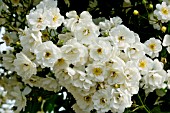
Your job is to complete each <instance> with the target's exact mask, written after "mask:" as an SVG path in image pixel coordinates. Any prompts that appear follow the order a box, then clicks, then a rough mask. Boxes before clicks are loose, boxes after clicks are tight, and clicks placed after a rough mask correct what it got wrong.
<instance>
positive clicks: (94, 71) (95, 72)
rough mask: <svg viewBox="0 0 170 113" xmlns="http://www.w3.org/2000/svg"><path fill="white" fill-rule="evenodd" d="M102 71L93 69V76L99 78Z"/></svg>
mask: <svg viewBox="0 0 170 113" xmlns="http://www.w3.org/2000/svg"><path fill="white" fill-rule="evenodd" d="M102 72H103V71H102V69H101V68H94V69H93V74H94V75H96V76H99V75H101V74H102Z"/></svg>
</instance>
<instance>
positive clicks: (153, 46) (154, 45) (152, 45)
mask: <svg viewBox="0 0 170 113" xmlns="http://www.w3.org/2000/svg"><path fill="white" fill-rule="evenodd" d="M155 47H156V44H154V43H153V44H150V45H149V48H150V49H151V50H152V51H154V50H155Z"/></svg>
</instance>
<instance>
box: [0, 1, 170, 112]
mask: <svg viewBox="0 0 170 113" xmlns="http://www.w3.org/2000/svg"><path fill="white" fill-rule="evenodd" d="M162 4H163V5H164V4H165V3H164V2H163V3H162ZM159 7H161V6H160V5H158V6H157V8H158V9H159ZM167 10H168V9H167ZM167 10H166V7H165V8H164V9H162V10H161V11H162V12H163V14H166V13H168V12H167ZM154 13H155V15H157V16H158V19H159V20H160V19H161V20H162V21H163V22H164V21H165V20H166V18H168V17H163V16H162V15H161V14H162V13H159V11H158V10H155V12H154ZM27 22H28V26H29V27H28V28H25V29H24V30H22V31H21V32H20V33H19V40H20V44H21V46H22V51H20V52H19V53H17V54H16V55H13V54H7V55H3V62H2V63H3V66H4V67H5V68H6V69H7V70H10V71H12V72H16V73H17V76H19V77H21V79H22V81H23V82H24V83H25V84H27V85H29V86H31V87H33V86H35V87H41V88H44V89H45V90H48V91H54V92H57V91H59V90H60V86H62V87H65V88H66V89H67V90H68V91H69V92H70V93H71V94H72V95H73V97H74V98H75V100H76V103H75V104H74V105H73V109H74V110H75V112H77V113H89V112H90V111H92V110H96V111H97V112H98V113H104V112H108V111H109V110H110V111H112V112H113V113H115V112H118V113H122V112H124V110H125V108H128V107H131V105H132V100H131V98H132V96H133V95H134V94H138V91H139V88H140V87H141V88H143V89H144V90H145V93H146V94H149V93H150V92H153V91H154V90H155V89H165V88H166V87H168V88H170V74H169V73H170V72H169V71H168V72H166V71H165V70H164V68H163V66H164V65H163V63H162V62H160V61H159V60H158V59H157V57H158V56H159V52H161V50H162V45H163V46H168V48H167V50H168V52H170V50H169V48H170V38H169V37H170V36H169V35H165V37H164V40H163V42H162V41H161V40H159V39H156V38H155V37H151V38H150V39H149V40H147V41H146V42H144V43H141V42H140V38H139V35H138V34H137V33H134V32H133V31H131V30H130V29H129V28H127V27H126V26H125V25H123V24H122V19H121V18H120V17H113V18H110V20H107V19H105V20H104V21H101V22H99V24H95V23H94V22H93V19H92V16H91V15H90V13H89V12H87V11H83V12H82V13H81V14H80V15H79V14H77V13H76V11H70V12H68V13H66V18H64V16H62V15H61V14H60V9H59V8H57V1H54V0H43V1H41V2H40V4H38V5H37V6H36V8H35V9H32V10H31V11H30V13H29V15H27ZM59 27H63V29H66V32H63V33H56V32H55V31H56V30H57V29H58V28H59ZM49 31H54V32H50V36H49V35H45V33H46V32H49ZM54 40H57V41H58V43H56V42H55V41H54ZM59 43H60V45H59ZM44 68H49V69H50V71H51V73H53V75H54V76H50V75H41V76H39V75H38V72H39V71H42V70H43V69H44ZM42 76H43V77H42ZM13 79H14V78H11V79H10V80H12V81H13ZM4 80H6V79H5V78H4ZM15 81H16V79H15ZM5 83H9V81H8V82H7V80H6V82H4V84H3V87H6V88H7V85H5ZM12 83H13V82H12ZM13 84H14V86H15V87H14V89H11V90H14V91H15V94H16V95H14V94H12V93H11V95H13V96H14V97H15V98H16V103H17V104H16V106H17V107H20V108H19V110H21V109H22V108H24V107H25V106H26V100H24V99H25V95H27V94H29V93H30V90H31V89H30V88H29V87H28V86H27V87H25V89H24V91H22V92H21V91H20V89H21V88H22V87H23V86H22V85H20V83H18V82H15V83H13ZM17 86H20V87H17ZM7 90H8V88H7ZM17 91H18V93H17ZM18 94H20V96H21V97H22V101H23V102H24V104H23V106H22V107H21V106H19V105H21V104H20V103H18V102H19V101H21V100H17V99H20V98H21V97H18V96H17V95H18ZM17 97H18V98H17Z"/></svg>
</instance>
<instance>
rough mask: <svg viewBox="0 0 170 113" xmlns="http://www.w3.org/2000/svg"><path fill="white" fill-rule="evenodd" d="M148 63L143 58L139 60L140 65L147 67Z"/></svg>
mask: <svg viewBox="0 0 170 113" xmlns="http://www.w3.org/2000/svg"><path fill="white" fill-rule="evenodd" d="M146 64H147V63H146V61H144V60H142V61H140V62H139V67H141V68H145V67H146Z"/></svg>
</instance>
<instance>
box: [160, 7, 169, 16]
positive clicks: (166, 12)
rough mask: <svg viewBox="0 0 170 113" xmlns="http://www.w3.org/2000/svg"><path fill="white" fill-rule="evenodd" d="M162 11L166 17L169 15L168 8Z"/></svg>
mask: <svg viewBox="0 0 170 113" xmlns="http://www.w3.org/2000/svg"><path fill="white" fill-rule="evenodd" d="M161 11H162V13H163V14H164V15H168V9H167V8H166V7H163V8H162V9H161Z"/></svg>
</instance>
